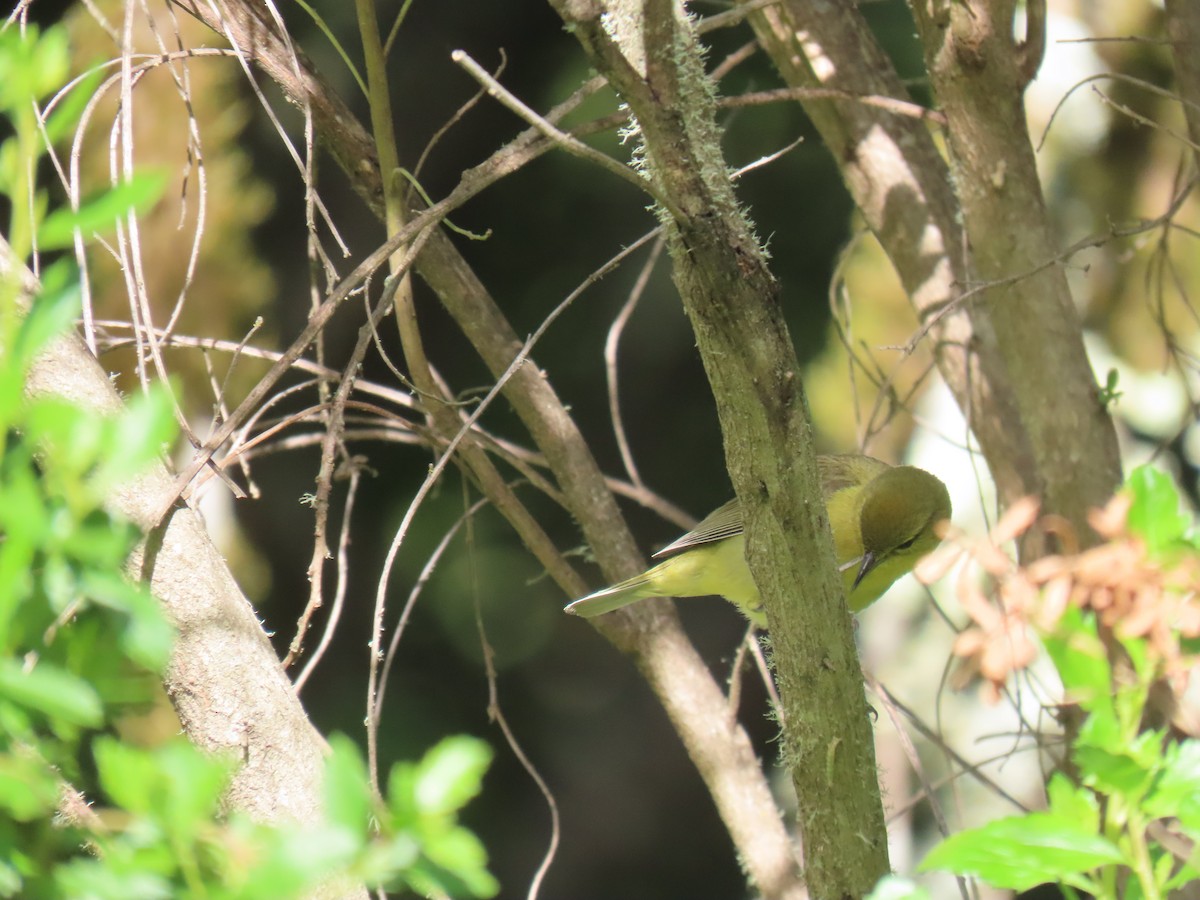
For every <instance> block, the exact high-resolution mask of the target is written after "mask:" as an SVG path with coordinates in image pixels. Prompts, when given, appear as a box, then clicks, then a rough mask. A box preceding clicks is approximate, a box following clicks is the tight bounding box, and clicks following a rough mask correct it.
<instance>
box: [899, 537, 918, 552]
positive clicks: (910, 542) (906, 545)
mask: <svg viewBox="0 0 1200 900" xmlns="http://www.w3.org/2000/svg"><path fill="white" fill-rule="evenodd" d="M916 542H917V536H916V535H915V534H914V535H913V536H912V537H910V538H909V539H908V540H907V541H905V542H904V543H903V544H897V545H896V549H897V550H907V549H908V548H909V547H911V546H912V545H913V544H915V543H916Z"/></svg>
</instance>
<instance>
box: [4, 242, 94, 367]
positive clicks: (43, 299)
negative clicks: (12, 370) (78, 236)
mask: <svg viewBox="0 0 1200 900" xmlns="http://www.w3.org/2000/svg"><path fill="white" fill-rule="evenodd" d="M74 271H75V269H74V266H72V265H71V264H70V263H68V262H66V261H63V262H60V263H55V265H53V266H51V267H50V268H48V269H47V270H46V271H45V272H44V273H43V275H42V292H41V293H40V294H39V295H38V296H37V297H35V298H34V301H33V306H32V308H31V309H30V310H29V314H28V315H27V316H25V318H24V319H22V320H21V327H20V329H18V331H17V337H16V340H15V341H14V342H13V353H12V365H14V366H16V368H17V371H18V372H19V373H20V374H21V375H24V373H25V371H26V370H27V369H28V367H29V363H30V362H32V361H33V358H34V357H35V356H36V355H37V354H38V353H39V352H41V350H42V348H44V347H45V346H46V344H47V343H49V341H50V339H51V338H54V337H57V336H58V335H60V334H63V333H64V332H66V331H67V329H68V328H70V327H71V325H72V323H73V322H74V321H75V319H76V318H77V317H78V316H79V311H80V309H81V308H82V305H81V300H80V293H79V282H78V281H77V280H76V279H75V278H74ZM4 368H6V369H7V368H8V366H7V365H6V366H5V367H4Z"/></svg>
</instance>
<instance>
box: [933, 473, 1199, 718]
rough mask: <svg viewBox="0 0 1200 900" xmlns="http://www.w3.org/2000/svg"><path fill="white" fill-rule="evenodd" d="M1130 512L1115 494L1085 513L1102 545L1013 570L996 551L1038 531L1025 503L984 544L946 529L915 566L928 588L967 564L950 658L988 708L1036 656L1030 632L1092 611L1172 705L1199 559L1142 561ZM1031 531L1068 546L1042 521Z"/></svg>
mask: <svg viewBox="0 0 1200 900" xmlns="http://www.w3.org/2000/svg"><path fill="white" fill-rule="evenodd" d="M1130 502H1131V501H1130V498H1129V496H1128V495H1127V494H1124V493H1121V494H1117V496H1115V497H1114V498H1113V499H1112V501H1110V502H1109V504H1108V506H1106V507H1105V508H1104V509H1102V510H1095V511H1093V513H1092V515H1091V516H1090V517H1089V519H1088V522H1089V524H1090V525H1091V526H1092V528H1094V529H1095V530H1096V533H1097V534H1099V535H1100V536H1101V537H1103V538H1104V539H1105V541H1106V542H1105V543H1104V544H1101V545H1100V546H1098V547H1094V548H1092V549H1090V550H1084V551H1083V552H1081V553H1072V554H1064V555H1059V556H1046V557H1043V558H1041V559H1039V560H1036V561H1035V562H1033V563H1030V564H1029V565H1028V566H1018V565H1017V564H1016V563H1015V562H1014V561H1013V560H1012V559H1011V558H1010V557H1009V556H1008V555H1007V554H1005V553H1004V552H1003V551H1002V550H1001V549H1000V548H1001V546H1002V545H1004V544H1005V543H1007V542H1008V541H1011V540H1014V539H1015V538H1017V537H1019V536H1021V535H1022V534H1024V533H1025V532H1026V531H1028V530H1029V529H1030V528H1031V527H1032V526H1033V525H1034V524H1035V523H1037V522H1038V512H1039V506H1038V502H1037V501H1036V500H1034V499H1033V498H1031V497H1027V498H1025V499H1023V500H1021V501H1019V502H1017V503H1015V504H1013V506H1012V507H1011V508H1010V509H1009V510H1008V511H1007V512H1006V513H1005V514H1004V516H1003V517H1002V518H1001V520H1000V521H999V522H998V523H997V525H996V527H995V528H994V529H993V530H992V533H991V534H990V535H989V536H988V538H987V539H985V540H978V539H972V538H969V537H968V536H966V535H965V534H962V533H961V532H958V531H955V530H953V529H949V532H948V534H947V535H946V536H945V537H946V542H945V543H944V544H943V545H942V546H941V547H940V548H939V549H938V550H935V551H934V552H933V553H931V554H930V555H929V556H927V557H926V558H925V559H924V560H922V562H921V563H920V564H919V565H918V566H917V569H916V575H917V577H918V578H919V579H920V580H921V581H922V582H924V583H925V584H932V583H933V582H934V581H937V580H939V579H940V578H942V577H944V576H945V575H946V573H947V572H949V570H950V569H951V568H952V567H953V566H954V565H955V563H957V562H958V561H959V560H961V559H962V558H963V557H967V558H968V559H969V560H971V561H972V562H973V563H974V565H973V566H971V565H968V566H963V567H962V569H961V570H960V573H959V576H958V581H957V583H956V593H957V596H958V600H959V603H960V604H961V605H962V607H963V609H964V610H965V611H966V613H967V615H968V616H970V618H971V622H972V624H971V625H970V626H969V627H967V628H966V629H965V630H964V631H963V632H962V633H961V634H959V636H958V639H957V640H956V641H955V644H954V653H955V654H956V655H958V656H960V657H965V658H966V659H967V661H968V663H969V664H970V665H971V666H972V667H973V668H974V669H975V670H976V671H978V672H979V674H980V675H982V676H983V677H984V678H985V679H987V683H988V688H987V692H988V697H989V699H990V700H992V701H993V702H994V701H995V700H997V699H999V696H1000V689H1001V687H1002V686H1003V685H1004V683H1005V682H1006V681H1007V680H1008V676H1009V675H1010V674H1011V673H1012V672H1014V671H1016V670H1018V669H1021V668H1024V667H1025V666H1028V665H1029V664H1030V663H1031V662H1032V661H1033V660H1034V658H1035V657H1036V656H1037V644H1036V643H1035V641H1034V639H1033V632H1034V631H1035V630H1036V631H1039V632H1042V633H1048V632H1051V631H1053V630H1054V628H1055V626H1056V625H1057V624H1058V621H1059V619H1060V618H1061V617H1062V615H1063V613H1064V612H1065V611H1066V610H1067V608H1068V607H1069V606H1076V607H1079V608H1082V609H1088V610H1092V611H1094V612H1095V613H1096V615H1097V616H1098V617H1099V621H1100V622H1101V624H1102V625H1104V626H1107V627H1109V628H1111V629H1113V631H1114V632H1115V633H1116V634H1117V635H1118V636H1120V637H1141V638H1144V639H1145V640H1146V642H1147V644H1148V648H1149V651H1150V653H1151V658H1152V659H1153V660H1154V661H1155V662H1157V663H1158V664H1159V665H1160V670H1159V671H1160V672H1161V674H1162V676H1163V677H1165V678H1166V679H1167V681H1168V683H1169V684H1170V686H1171V687H1172V689H1173V690H1174V692H1175V693H1176V694H1177V695H1178V694H1181V693H1182V692H1183V690H1184V688H1185V687H1186V684H1187V678H1188V675H1189V673H1190V672H1191V671H1192V669H1193V668H1194V667H1195V666H1196V664H1197V658H1195V657H1192V656H1189V655H1188V654H1185V653H1184V652H1183V649H1182V648H1181V647H1180V644H1179V642H1180V638H1181V637H1188V638H1194V637H1197V636H1200V559H1198V558H1197V556H1196V554H1183V555H1181V556H1180V558H1179V559H1178V560H1174V561H1171V562H1168V563H1164V562H1163V561H1161V560H1157V559H1151V558H1150V557H1149V556H1148V555H1147V552H1146V547H1145V544H1144V543H1143V542H1142V541H1141V540H1140V539H1138V538H1136V537H1134V536H1133V535H1131V534H1130V533H1129V531H1128V528H1127V527H1126V518H1127V514H1128V512H1129V506H1130ZM1041 525H1042V527H1043V528H1044V529H1045V530H1047V531H1053V532H1056V533H1058V534H1059V535H1060V536H1062V537H1069V536H1068V535H1063V533H1062V532H1063V529H1062V528H1061V526H1059V525H1058V523H1057V522H1056V521H1054V520H1052V519H1046V520H1042V522H1041ZM977 569H982V570H983V572H985V573H986V574H987V575H988V576H989V579H988V580H989V581H990V583H991V586H992V595H993V597H994V599H989V597H988V596H987V594H985V593H984V591H983V589H982V588H981V587H980V579H979V578H978V577H977V575H976V570H977Z"/></svg>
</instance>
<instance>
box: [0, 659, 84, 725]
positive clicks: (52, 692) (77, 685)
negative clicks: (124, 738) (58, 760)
mask: <svg viewBox="0 0 1200 900" xmlns="http://www.w3.org/2000/svg"><path fill="white" fill-rule="evenodd" d="M0 697H3V698H4V699H7V700H9V701H10V702H13V703H18V704H20V705H21V706H24V707H26V708H28V709H31V710H36V711H37V712H40V713H42V714H43V715H44V716H46V717H47V718H49V719H50V720H51V721H54V722H65V723H67V724H70V725H78V726H81V727H84V728H98V727H100V725H102V724H103V722H104V708H103V705H102V704H101V702H100V695H99V694H97V693H96V691H95V689H94V688H93V687H92V686H91V685H90V684H88V683H87V682H86V681H84V680H83V679H81V678H78V677H76V676H75V675H72V674H71V673H70V672H66V671H64V670H62V669H60V668H58V667H57V666H55V665H53V664H51V663H47V662H39V663H38V664H37V665H35V666H34V667H33V668H32V669H30V670H29V671H28V672H26V671H24V670H23V668H22V667H21V666H20V665H19V664H18V663H17V662H16V661H15V660H12V659H0Z"/></svg>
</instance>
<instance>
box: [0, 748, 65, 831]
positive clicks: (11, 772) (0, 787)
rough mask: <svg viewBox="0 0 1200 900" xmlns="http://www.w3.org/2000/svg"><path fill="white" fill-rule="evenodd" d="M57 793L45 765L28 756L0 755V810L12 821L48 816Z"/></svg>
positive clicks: (53, 806) (55, 784)
mask: <svg viewBox="0 0 1200 900" xmlns="http://www.w3.org/2000/svg"><path fill="white" fill-rule="evenodd" d="M60 794H61V790H60V787H59V781H58V779H57V778H55V777H54V773H53V772H51V770H50V768H49V766H48V765H46V764H45V763H43V762H40V761H38V760H35V759H34V758H33V757H32V756H30V755H20V756H17V755H12V754H6V755H3V756H0V809H4V810H5V811H6V813H7V814H8V815H9V816H11V817H12V818H13V819H15V820H16V821H18V822H32V821H33V820H35V819H39V818H42V817H43V816H49V815H51V814H52V813H53V812H54V810H55V809H56V808H57V806H58V801H59V796H60Z"/></svg>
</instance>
